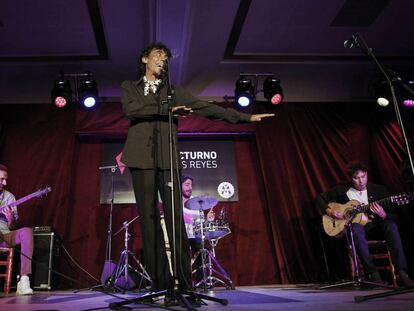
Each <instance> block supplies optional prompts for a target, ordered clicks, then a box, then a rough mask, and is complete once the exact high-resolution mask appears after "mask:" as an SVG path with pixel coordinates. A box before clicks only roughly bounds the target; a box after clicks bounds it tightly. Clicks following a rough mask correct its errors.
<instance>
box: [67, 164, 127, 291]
mask: <svg viewBox="0 0 414 311" xmlns="http://www.w3.org/2000/svg"><path fill="white" fill-rule="evenodd" d="M98 169H99V170H100V171H102V170H110V172H111V196H110V202H109V203H110V204H109V206H110V209H109V221H108V231H107V239H106V253H105V263H106V265H105V264H104V269H106V276H107V278H106V280H105V282H104V284H100V285H95V286H92V287H89V288H86V289H80V290H77V291H75V293H76V292H79V291H81V290H99V289H100V288H102V291H104V292H110V291H111V292H124V290H123V289H121V288H120V287H118V286H117V285H116V284H115V282H114V272H115V270H114V271H111V254H112V222H113V221H112V218H113V216H112V215H113V209H114V199H115V193H114V174H115V172H116V170H117V169H119V166H118V165H108V166H100V167H99V168H98ZM105 266H106V267H105Z"/></svg>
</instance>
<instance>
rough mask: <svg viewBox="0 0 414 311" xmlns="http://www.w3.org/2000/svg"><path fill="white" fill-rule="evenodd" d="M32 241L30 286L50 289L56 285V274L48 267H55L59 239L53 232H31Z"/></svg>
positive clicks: (58, 250)
mask: <svg viewBox="0 0 414 311" xmlns="http://www.w3.org/2000/svg"><path fill="white" fill-rule="evenodd" d="M52 231H53V230H52ZM33 241H34V248H33V262H32V275H31V277H30V281H31V286H32V288H33V289H35V290H51V289H53V288H54V287H55V286H56V274H55V273H53V272H52V271H51V270H50V269H55V268H56V267H57V263H58V259H59V253H60V239H59V238H58V236H57V235H56V234H55V233H54V232H33Z"/></svg>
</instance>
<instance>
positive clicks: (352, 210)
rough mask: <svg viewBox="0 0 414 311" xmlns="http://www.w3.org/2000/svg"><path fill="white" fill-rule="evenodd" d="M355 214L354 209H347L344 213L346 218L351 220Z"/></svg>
mask: <svg viewBox="0 0 414 311" xmlns="http://www.w3.org/2000/svg"><path fill="white" fill-rule="evenodd" d="M353 212H354V209H353V208H347V209H346V210H345V211H344V215H345V218H346V219H349V218H351V217H352V216H353Z"/></svg>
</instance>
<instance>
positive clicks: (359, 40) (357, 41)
mask: <svg viewBox="0 0 414 311" xmlns="http://www.w3.org/2000/svg"><path fill="white" fill-rule="evenodd" d="M352 40H353V42H355V45H356V46H357V47H358V48H359V49H360V50H361V51H362V52H363V53H364V54H365V55H367V56H368V57H370V58H371V59H372V60H373V61H374V63H375V64H376V65H377V67H378V69H379V70H380V71H381V73H382V74H383V76H384V77H385V79H386V80H387V83H388V85H389V87H390V91H391V97H392V103H393V106H394V110H395V115H396V117H397V122H398V124H399V126H400V128H401V133H402V136H403V139H404V143H405V147H406V149H407V155H408V160H409V162H410V168H411V173H412V175H413V176H414V162H413V157H412V154H411V148H410V144H409V141H408V138H407V134H406V131H405V126H404V123H403V120H402V117H401V112H400V108H399V106H398V101H397V97H396V95H395V88H394V83H393V82H394V81H397V82H399V83H400V84H401V85H402V87H403V88H405V89H406V90H407V91H408V92H409V93H410V94H414V90H413V89H411V88H410V87H409V86H408V85H407V84H406V83H404V82H403V81H402V79H401V78H400V77H399V76H398V75H397V74H396V73H395V72H394V71H391V70H388V69H385V68H384V67H383V66H382V65H381V63H380V62H379V61H378V60H377V58H376V57H375V55H374V53H373V50H372V48H370V47H368V45H367V44H366V42H365V40H364V38H363V37H362V36H361V35H360V34H359V33H356V34H355V35H353V36H352ZM345 42H346V41H345ZM345 47H349V48H350V47H352V44H345ZM387 71H388V72H389V73H391V74H392V76H393V77H392V78H390V76H389V74H387Z"/></svg>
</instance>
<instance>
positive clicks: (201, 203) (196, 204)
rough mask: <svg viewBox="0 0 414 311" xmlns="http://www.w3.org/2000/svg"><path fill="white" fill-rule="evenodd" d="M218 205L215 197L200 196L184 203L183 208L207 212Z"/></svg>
mask: <svg viewBox="0 0 414 311" xmlns="http://www.w3.org/2000/svg"><path fill="white" fill-rule="evenodd" d="M217 203H218V200H217V199H216V198H215V197H212V196H209V195H200V196H198V197H194V198H191V199H189V200H187V202H185V204H184V206H185V207H186V208H188V209H191V210H195V211H198V210H200V209H201V210H203V211H204V210H207V209H210V208H213V207H214V206H216V205H217Z"/></svg>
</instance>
